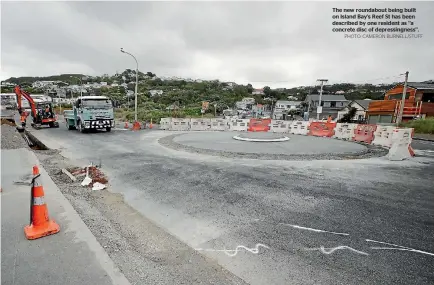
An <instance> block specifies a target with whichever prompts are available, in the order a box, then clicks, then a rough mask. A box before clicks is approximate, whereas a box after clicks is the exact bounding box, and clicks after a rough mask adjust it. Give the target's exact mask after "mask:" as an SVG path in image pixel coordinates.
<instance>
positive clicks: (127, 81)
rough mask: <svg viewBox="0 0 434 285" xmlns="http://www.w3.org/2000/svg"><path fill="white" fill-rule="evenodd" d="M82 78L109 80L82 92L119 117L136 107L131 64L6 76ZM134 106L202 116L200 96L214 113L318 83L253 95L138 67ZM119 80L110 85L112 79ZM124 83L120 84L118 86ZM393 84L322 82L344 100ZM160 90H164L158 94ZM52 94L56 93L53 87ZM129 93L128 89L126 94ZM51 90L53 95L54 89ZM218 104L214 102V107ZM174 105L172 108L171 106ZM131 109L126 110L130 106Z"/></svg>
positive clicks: (296, 93)
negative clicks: (87, 71)
mask: <svg viewBox="0 0 434 285" xmlns="http://www.w3.org/2000/svg"><path fill="white" fill-rule="evenodd" d="M75 77H78V78H82V81H83V84H88V83H89V84H92V83H99V82H107V84H108V85H107V86H103V87H95V88H94V87H87V91H88V93H86V95H88V94H90V95H105V96H107V97H109V98H110V99H111V100H112V101H113V103H114V106H115V107H116V108H121V109H120V111H118V112H117V114H118V115H119V116H120V117H121V118H123V119H131V118H132V116H131V115H130V112H132V111H133V109H134V96H133V94H134V92H133V91H134V89H135V79H136V73H135V70H131V69H126V70H125V71H123V72H122V73H117V74H115V75H111V76H110V75H108V74H105V75H102V76H93V77H91V76H87V77H86V76H85V75H83V74H60V75H54V76H47V77H19V78H15V77H12V78H9V79H8V80H6V81H5V82H9V83H14V84H21V86H22V87H23V88H24V90H26V91H28V92H30V93H31V94H32V93H33V94H35V93H45V92H47V93H48V90H43V89H34V88H32V87H31V86H32V83H33V82H36V81H59V82H61V83H58V86H59V87H61V86H67V85H71V84H73V85H77V84H79V80H78V79H77V78H75ZM138 79H139V85H138V102H137V104H138V109H139V114H138V115H139V118H141V119H143V120H148V119H150V118H154V117H155V118H156V119H157V118H160V117H164V116H168V115H172V116H177V117H183V116H198V117H200V116H202V115H201V113H200V108H201V104H202V101H208V102H209V103H210V104H209V109H208V110H207V112H206V114H204V116H213V115H214V113H215V112H217V113H218V114H221V112H222V111H223V110H225V109H227V108H233V107H234V105H235V102H237V101H240V100H241V99H242V98H244V97H253V98H254V99H255V100H256V102H257V103H259V104H268V103H269V101H267V100H265V98H269V97H271V98H274V99H275V100H288V96H292V97H295V98H296V100H300V101H303V100H304V99H305V98H306V96H307V95H308V94H317V93H318V92H317V90H318V89H319V87H318V86H310V87H294V88H289V89H287V88H280V89H274V90H273V89H271V88H270V87H269V86H265V87H264V88H263V91H264V94H265V95H262V96H261V95H252V92H253V90H254V89H253V86H252V84H247V85H234V86H230V84H228V83H225V82H220V81H219V80H205V81H202V82H200V81H198V82H194V81H191V80H190V81H189V80H185V79H173V80H162V79H161V78H158V77H157V76H156V75H155V74H154V73H152V72H146V73H143V72H140V71H139V73H138ZM114 83H116V84H118V86H110V85H111V84H114ZM121 85H123V86H121ZM393 86H394V84H389V85H384V86H374V85H372V84H363V85H355V84H351V83H342V84H333V85H326V86H324V94H334V93H336V92H337V91H343V92H344V95H345V97H346V98H347V99H348V100H356V99H366V98H368V99H382V98H383V92H384V91H385V90H388V89H389V88H391V87H393ZM2 92H4V93H7V92H13V88H2ZM161 92H162V94H160V93H161ZM53 94H54V93H53ZM127 94H130V95H129V97H127ZM72 95H73V96H74V97H77V95H78V94H71V91H67V92H66V96H67V98H71V96H72ZM54 96H55V95H54ZM214 106H216V107H214ZM172 109H176V112H174V111H171V110H172ZM128 110H129V111H128Z"/></svg>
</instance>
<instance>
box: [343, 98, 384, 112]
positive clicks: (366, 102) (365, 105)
mask: <svg viewBox="0 0 434 285" xmlns="http://www.w3.org/2000/svg"><path fill="white" fill-rule="evenodd" d="M375 101H380V100H353V101H351V102H350V103H349V104H348V105H351V104H352V103H353V102H356V103H357V104H359V105H360V106H362V108H363V109H365V110H366V109H368V106H369V103H371V102H375Z"/></svg>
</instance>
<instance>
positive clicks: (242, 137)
mask: <svg viewBox="0 0 434 285" xmlns="http://www.w3.org/2000/svg"><path fill="white" fill-rule="evenodd" d="M232 138H233V139H234V140H239V141H246V142H285V141H289V137H287V136H285V135H283V134H279V133H266V132H252V133H250V132H249V133H243V134H238V135H235V136H233V137H232Z"/></svg>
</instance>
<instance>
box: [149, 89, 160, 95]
mask: <svg viewBox="0 0 434 285" xmlns="http://www.w3.org/2000/svg"><path fill="white" fill-rule="evenodd" d="M149 94H150V96H151V97H154V96H155V95H162V94H163V90H149Z"/></svg>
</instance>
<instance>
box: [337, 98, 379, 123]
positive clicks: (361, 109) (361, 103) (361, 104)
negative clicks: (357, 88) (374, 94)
mask: <svg viewBox="0 0 434 285" xmlns="http://www.w3.org/2000/svg"><path fill="white" fill-rule="evenodd" d="M375 101H377V100H370V99H365V100H353V101H351V102H350V103H349V104H348V105H347V106H346V107H345V108H343V109H342V110H340V111H338V116H337V119H338V120H339V119H342V117H343V116H344V115H345V114H347V113H348V112H349V111H350V109H351V108H353V107H354V108H356V109H357V112H356V114H355V115H354V117H353V118H352V119H353V120H355V121H363V120H365V118H366V111H367V110H368V106H369V103H370V102H375Z"/></svg>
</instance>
